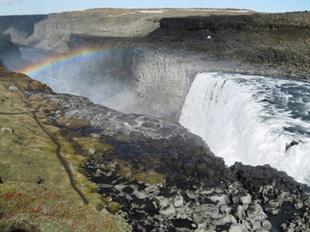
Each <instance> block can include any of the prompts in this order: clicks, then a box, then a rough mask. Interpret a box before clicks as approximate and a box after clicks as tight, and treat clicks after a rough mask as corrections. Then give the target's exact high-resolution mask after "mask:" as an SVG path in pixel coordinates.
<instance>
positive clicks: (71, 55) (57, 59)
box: [18, 47, 121, 74]
mask: <svg viewBox="0 0 310 232" xmlns="http://www.w3.org/2000/svg"><path fill="white" fill-rule="evenodd" d="M120 48H121V47H108V48H106V47H99V48H98V47H91V48H90V47H81V48H78V49H74V50H71V51H69V52H66V53H60V54H56V55H53V56H50V57H47V58H45V59H43V60H41V61H39V62H35V63H32V64H30V65H27V66H24V67H22V68H20V69H19V70H18V72H20V73H25V74H31V73H34V72H39V71H41V70H43V69H46V68H50V67H52V66H54V65H59V64H62V63H65V62H68V61H70V60H73V59H75V58H79V57H87V56H89V55H93V54H96V53H102V52H108V51H111V50H115V49H120Z"/></svg>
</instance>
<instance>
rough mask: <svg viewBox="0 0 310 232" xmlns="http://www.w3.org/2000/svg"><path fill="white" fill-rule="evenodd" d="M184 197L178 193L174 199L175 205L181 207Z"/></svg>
mask: <svg viewBox="0 0 310 232" xmlns="http://www.w3.org/2000/svg"><path fill="white" fill-rule="evenodd" d="M183 202H184V201H183V197H182V196H181V195H177V196H176V197H175V198H174V201H173V205H174V206H175V207H176V208H178V207H181V206H182V205H183Z"/></svg>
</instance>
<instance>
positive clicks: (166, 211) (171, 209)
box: [159, 204, 176, 218]
mask: <svg viewBox="0 0 310 232" xmlns="http://www.w3.org/2000/svg"><path fill="white" fill-rule="evenodd" d="M159 213H160V214H162V215H163V216H165V217H167V218H171V217H173V216H175V214H176V211H175V208H174V206H173V205H172V204H169V206H168V207H166V208H165V209H161V210H160V211H159Z"/></svg>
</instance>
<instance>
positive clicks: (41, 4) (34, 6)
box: [0, 0, 310, 15]
mask: <svg viewBox="0 0 310 232" xmlns="http://www.w3.org/2000/svg"><path fill="white" fill-rule="evenodd" d="M100 7H101V8H104V7H118V8H159V7H180V8H183V7H185V8H186V7H208V8H246V9H252V10H256V11H262V12H285V11H304V10H310V0H0V15H20V14H46V13H52V12H61V11H73V10H83V9H89V8H100Z"/></svg>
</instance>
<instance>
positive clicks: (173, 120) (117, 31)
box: [0, 9, 310, 232]
mask: <svg viewBox="0 0 310 232" xmlns="http://www.w3.org/2000/svg"><path fill="white" fill-rule="evenodd" d="M309 28H310V14H309V13H308V12H295V13H283V14H264V13H256V12H252V11H247V10H231V9H227V10H220V9H191V10H185V9H157V10H154V9H143V10H142V9H132V10H125V9H93V10H86V11H81V12H64V13H59V14H51V15H36V16H3V17H0V32H1V33H2V35H1V37H0V51H1V54H0V59H1V60H2V63H3V64H2V65H3V66H4V67H2V68H1V89H2V91H1V99H3V101H2V103H1V104H2V105H1V111H2V113H0V116H1V121H0V122H1V125H0V127H1V131H2V132H1V133H3V134H5V136H6V140H5V141H4V142H3V143H2V145H3V149H2V151H1V153H0V154H1V161H0V167H1V171H0V177H1V179H0V180H1V182H3V183H2V184H0V186H1V185H2V187H3V186H4V189H5V191H4V192H2V191H3V190H1V191H0V202H1V204H4V207H3V210H4V214H5V213H7V212H11V213H7V215H9V216H8V217H6V216H4V217H1V216H0V228H1V229H2V230H3V231H8V232H9V231H14V230H13V229H15V228H17V229H20V230H23V231H26V232H28V231H33V229H32V228H37V231H45V230H44V229H43V228H44V226H46V225H45V223H46V224H48V223H50V221H49V220H48V219H47V218H45V217H44V216H43V218H42V220H41V221H36V220H31V218H32V217H33V211H32V212H31V210H28V209H27V210H28V211H27V219H26V220H25V222H20V221H18V220H17V218H18V217H19V215H21V213H23V212H19V211H18V210H17V211H15V209H14V207H13V208H10V207H11V205H9V204H6V203H5V200H4V199H6V198H7V194H8V192H9V193H11V194H18V193H20V192H22V194H29V192H26V193H25V190H23V189H19V188H20V185H21V184H22V185H26V186H27V189H29V188H35V189H37V188H41V187H42V186H43V187H46V189H47V190H46V189H45V190H44V191H51V192H53V191H55V189H56V190H58V193H59V194H60V195H61V197H65V198H69V200H72V201H74V202H75V203H77V204H78V202H79V203H82V204H86V205H88V206H85V207H89V208H91V209H94V208H96V210H94V211H92V212H90V211H89V212H88V211H87V212H86V210H85V211H83V213H84V214H87V213H88V214H90V215H96V216H97V213H98V211H100V212H101V215H100V216H101V217H103V219H102V220H104V221H105V222H106V221H107V220H110V221H112V222H113V223H112V224H113V225H112V224H111V223H110V224H109V223H108V224H109V225H108V227H100V223H98V220H95V221H94V224H96V223H97V224H96V226H95V230H94V231H100V228H108V229H107V230H108V231H127V230H133V231H197V232H198V231H307V230H309V229H310V222H309V218H308V214H309V211H310V208H309V206H310V203H309V201H310V198H309V187H308V185H307V184H309V182H308V180H309V175H310V173H308V171H309V170H307V164H308V160H307V158H306V156H304V154H305V153H298V152H300V150H298V149H303V147H305V146H308V140H307V135H309V133H310V132H309V131H308V129H307V128H308V126H309V121H310V120H309V117H308V116H309V112H310V111H309V103H310V99H309V95H308V93H309V88H310V87H309V80H310V79H309V73H310V60H309V59H310V46H309V44H310V32H309ZM8 70H11V71H8ZM22 73H24V74H26V75H28V76H29V77H30V78H29V77H27V76H26V75H24V74H22ZM238 75H241V76H238ZM221 76H225V78H226V79H225V80H221V79H220V77H221ZM236 76H237V77H238V78H239V79H238V78H236V79H235V77H236ZM31 78H33V79H35V80H33V79H31ZM213 78H214V79H213ZM253 78H254V80H256V81H257V80H259V81H257V82H255V81H252V82H255V84H252V82H251V80H253ZM255 78H256V79H255ZM200 79H201V80H200ZM212 80H213V81H214V82H210V81H212ZM241 80H242V81H241ZM269 80H270V81H269ZM198 81H199V82H198ZM221 81H222V82H221ZM243 81H244V82H245V83H249V84H248V85H243V84H242V83H243ZM286 82H289V83H296V86H297V87H296V86H294V85H292V86H289V87H287V86H286V85H285V83H286ZM273 83H275V84H273ZM280 83H283V84H280ZM278 85H279V86H278ZM199 86H201V87H203V88H204V89H202V90H201V91H198V90H199ZM220 86H221V87H220ZM226 86H229V87H230V88H229V89H226V88H228V87H226ZM270 86H271V87H270ZM298 86H304V89H302V90H300V88H299V87H298ZM262 87H264V88H262ZM286 87H287V89H285V88H286ZM308 87H309V88H308ZM50 88H52V89H53V90H52V89H50ZM208 88H209V89H210V90H209V91H207V90H208ZM270 88H271V90H270ZM277 88H279V89H280V90H281V91H282V90H283V89H284V90H283V91H282V92H283V94H287V95H285V96H284V97H282V95H281V94H280V93H279V95H276V94H274V93H273V92H272V91H273V90H276V89H277ZM269 90H270V91H271V92H272V94H271V95H270V96H271V97H270V96H269V95H268V94H269V92H268V91H269ZM293 90H294V93H293V92H292V91H293ZM205 91H206V92H205ZM242 91H245V92H246V93H247V94H248V95H245V94H243V92H242ZM255 91H256V92H255ZM281 91H280V92H281ZM298 91H303V92H301V93H302V94H300V92H298ZM200 92H201V95H197V94H199V93H200ZM191 94H192V95H191ZM229 94H231V95H229ZM255 94H256V95H255ZM298 94H299V95H298ZM226 95H227V96H228V97H226ZM256 96H258V98H257V99H258V100H257V99H256ZM260 96H265V97H262V99H260V98H259V97H260ZM195 97H197V99H196V100H195ZM225 97H226V98H225ZM234 97H235V98H236V100H234ZM251 97H253V99H252V98H251ZM281 97H282V98H281ZM285 97H287V98H288V99H289V100H288V101H287V102H285V104H286V108H285V107H284V108H281V107H280V106H282V105H281V104H280V103H281V102H283V101H285V100H283V99H285ZM244 99H245V100H244ZM300 99H301V100H300ZM241 100H242V103H243V104H242V105H241V107H240V110H239V111H236V110H235V109H236V107H237V106H238V103H239V102H241ZM225 102H228V103H229V104H231V105H230V106H231V111H229V115H228V113H227V111H225V110H223V109H229V106H226V108H220V105H216V104H222V103H223V104H224V105H225V104H226V103H225ZM261 102H263V103H264V104H262V103H261ZM278 102H280V103H278ZM297 103H298V104H299V105H298V104H297ZM277 104H278V105H280V106H279V107H280V108H279V111H281V110H283V111H284V113H286V112H289V111H292V112H293V113H292V115H291V114H288V115H286V116H287V118H284V117H282V114H280V113H278V109H276V110H274V111H272V113H271V114H270V115H268V118H267V119H268V120H271V123H270V124H272V123H273V122H279V121H276V120H278V119H277V118H276V117H274V118H273V115H276V116H278V117H280V116H281V119H282V118H284V119H283V120H286V121H285V123H287V122H291V121H290V120H291V118H293V119H296V120H295V121H294V120H293V119H292V122H293V123H291V124H289V125H290V126H291V128H294V129H295V130H294V131H290V133H293V135H292V138H291V137H285V139H284V140H283V141H282V140H281V141H280V140H279V144H280V145H279V147H280V148H279V149H280V150H281V152H279V153H277V151H276V150H275V149H273V147H272V142H273V141H275V140H272V141H269V140H267V139H268V138H269V137H266V136H265V135H266V134H264V133H265V130H264V129H262V130H259V129H260V127H259V126H262V127H263V128H264V126H266V125H267V127H266V128H267V129H266V130H267V131H268V133H269V129H270V127H268V126H269V125H268V124H265V122H266V121H268V120H267V119H266V118H264V117H267V116H266V115H265V112H267V111H266V110H270V109H271V108H272V107H274V106H276V107H278V105H277ZM197 105H198V108H197ZM205 105H208V106H209V107H206V108H202V109H200V108H199V107H200V106H205ZM212 105H213V106H212ZM216 107H219V108H216ZM257 107H258V108H257ZM260 107H261V108H260ZM296 107H301V108H302V109H303V111H301V110H300V109H301V108H298V109H296ZM238 109H239V108H238ZM242 109H244V110H242ZM257 109H258V110H257ZM247 110H248V111H247ZM294 110H295V111H294ZM253 112H254V113H253ZM268 112H269V111H268ZM275 112H276V113H275ZM294 112H296V115H294ZM301 112H304V115H302V116H300V115H297V114H298V113H300V114H301ZM209 113H210V114H211V116H210V114H209ZM251 113H252V114H251ZM23 114H25V115H23ZM225 114H227V116H228V117H226V118H225ZM234 114H236V115H234ZM12 115H15V116H14V117H16V119H15V118H14V119H13V120H12V121H8V120H9V119H8V118H9V117H11V116H12ZM26 115H30V116H31V120H32V121H31V122H30V121H29V120H30V119H27V120H26V119H22V120H23V121H25V122H26V126H27V125H28V126H29V127H31V130H32V131H34V133H37V134H38V133H43V134H45V136H43V137H44V141H43V140H38V138H36V137H34V136H33V135H31V134H29V133H30V132H29V130H28V132H27V133H26V132H25V131H23V130H22V131H19V130H17V129H16V128H15V126H14V123H16V122H15V121H14V120H21V119H18V117H26V118H27V117H29V116H26ZM208 115H209V116H208ZM279 115H280V116H279ZM232 117H234V118H233V119H234V120H235V121H232V120H231V118H232ZM239 118H243V119H244V120H239V121H236V120H237V119H239ZM248 118H249V119H248ZM251 118H252V119H253V118H254V119H253V120H252V121H251ZM245 119H248V120H245ZM195 120H197V121H195ZM220 120H223V121H220ZM225 120H226V121H225ZM255 120H257V121H258V123H257V124H255V123H256V121H255ZM273 120H274V121H273ZM298 120H300V121H298ZM223 122H224V123H223ZM235 122H237V123H235ZM230 123H235V124H233V125H234V129H235V128H236V126H235V125H237V126H240V127H237V129H236V130H238V133H237V134H233V133H232V134H233V137H229V136H228V135H229V133H228V131H225V130H224V131H222V132H221V130H220V128H221V126H223V127H224V125H225V126H227V125H231V124H230ZM285 123H282V121H281V123H280V124H277V125H280V127H281V129H282V128H284V127H285V126H286V124H285ZM239 124H240V125H239ZM284 124H285V126H283V125H284ZM300 125H302V126H300ZM185 127H186V128H187V129H186V128H185ZM246 127H247V128H246ZM251 127H252V128H251ZM227 128H229V127H227ZM244 128H245V129H244ZM296 128H297V129H296ZM2 129H3V130H2ZM26 130H27V129H26ZM31 130H30V131H31ZM208 130H209V132H206V131H208ZM257 130H259V132H261V133H262V136H261V134H258V135H259V136H258V137H255V136H256V134H255V132H256V131H257ZM189 131H190V132H189ZM248 131H249V133H250V134H254V135H255V136H254V135H253V138H252V137H251V138H250V139H248V140H246V139H245V138H246V137H248V135H249V134H245V137H240V138H241V139H240V141H241V142H240V143H237V142H236V143H234V144H233V145H234V146H235V147H233V146H232V147H231V148H230V149H228V150H227V151H226V152H223V148H224V147H229V145H230V144H232V142H233V139H236V138H238V139H239V137H238V136H240V135H243V133H244V132H248ZM270 131H271V132H270V133H271V138H273V137H272V136H277V134H274V132H273V131H272V130H270ZM285 131H288V130H285ZM296 131H298V133H299V132H300V131H302V132H300V138H299V137H298V139H295V137H297V136H296V133H297V132H296ZM191 132H192V133H194V134H192V133H191ZM221 133H222V134H221ZM281 133H282V134H283V132H281ZM195 134H197V135H195ZM226 135H227V138H225V136H226ZM268 135H269V134H268ZM199 136H201V137H199ZM264 136H265V137H264ZM290 136H291V135H290ZM294 136H295V137H294ZM298 136H299V134H298ZM15 137H16V138H19V141H17V142H16V138H15ZM32 137H33V138H36V139H34V143H35V141H38V143H39V144H41V143H43V145H42V149H43V151H44V153H46V154H47V156H48V157H50V158H49V159H50V160H46V161H44V160H40V161H39V160H38V161H35V162H37V164H36V165H34V166H36V167H37V166H42V168H43V167H45V166H47V165H48V163H47V161H49V162H52V163H53V166H52V167H50V170H49V173H50V174H49V175H50V176H49V175H47V174H46V173H44V172H42V170H41V167H37V168H36V172H37V174H34V176H32V175H30V176H28V174H27V175H25V176H24V178H22V175H21V176H20V173H19V171H18V169H15V167H14V166H15V165H17V164H18V165H20V170H23V172H25V173H28V172H30V168H31V167H28V166H27V165H26V166H25V165H24V164H23V163H22V162H20V161H17V160H18V158H17V157H18V156H17V155H16V159H17V160H14V159H15V158H14V157H15V156H13V158H12V159H11V160H9V161H8V159H7V157H6V156H7V150H6V149H8V147H13V149H11V150H10V153H12V154H14V150H16V154H19V153H20V149H22V147H23V149H26V150H27V148H26V147H24V146H26V141H30V140H32ZM45 137H46V138H45ZM262 138H263V139H262ZM294 139H295V140H294ZM221 140H223V141H221ZM236 140H237V139H236ZM12 141H15V142H12ZM218 141H221V142H223V143H217V142H218ZM209 142H210V143H209ZM225 142H226V145H225ZM229 142H231V143H229ZM50 143H52V144H53V147H54V148H53V149H54V150H55V151H56V152H55V154H54V155H53V154H52V153H53V152H51V151H53V149H51V148H50V147H51V146H52V145H50ZM44 144H45V145H44ZM227 144H228V145H227ZM253 144H254V145H253ZM266 144H267V146H266ZM255 146H258V147H263V148H264V147H267V148H266V149H261V151H260V153H256V152H257V148H256V147H255ZM302 146H303V147H302ZM29 147H31V146H29ZM244 147H249V149H248V150H245V149H243V148H244ZM306 148H307V147H306ZM29 149H30V148H29ZM31 149H33V151H34V152H33V154H37V150H36V149H35V147H31ZM251 149H252V150H251ZM296 149H297V150H296ZM295 150H296V153H292V154H289V155H290V156H289V157H288V158H287V160H288V161H286V163H285V164H283V165H282V164H281V165H278V164H277V163H275V162H273V159H272V158H270V159H269V158H266V159H264V157H268V156H269V157H273V156H274V157H276V158H277V159H279V160H278V162H281V158H279V157H281V155H283V156H286V155H287V154H286V152H287V151H289V152H291V151H292V152H293V151H294V152H295ZM31 151H32V150H31ZM26 153H27V152H26ZM257 154H259V155H260V157H262V158H261V160H260V161H262V162H259V163H258V162H257V159H255V158H256V156H257ZM55 156H56V157H55ZM249 156H250V157H249ZM295 156H296V159H299V162H301V163H302V162H304V166H300V164H299V163H298V162H296V163H297V164H296V166H293V162H291V160H294V157H295ZM53 157H54V158H53ZM236 157H237V158H236ZM242 157H243V158H242ZM297 157H298V158H297ZM55 158H57V159H58V161H59V163H58V165H57V164H56V163H57V159H55ZM223 158H224V159H223ZM24 159H25V160H28V162H31V160H32V159H33V160H36V159H38V158H37V155H31V156H29V155H28V156H27V155H26V156H25V157H24ZM277 159H276V160H277ZM285 159H286V158H285ZM14 162H16V164H15V163H14ZM241 162H242V163H243V164H242V163H241ZM8 163H9V164H10V165H7V164H8ZM287 163H288V164H287ZM290 163H291V164H292V165H291V166H290V165H289V164H290ZM228 165H229V166H228ZM250 165H253V166H250ZM30 166H31V165H30ZM301 167H303V169H302V170H300V172H299V171H298V168H300V169H301ZM24 169H25V170H24ZM47 169H49V168H47ZM61 169H63V170H62V172H63V173H62V176H64V177H63V178H65V177H66V178H67V179H68V180H67V181H62V182H61V184H59V185H58V184H56V183H55V182H54V181H53V180H52V178H51V176H55V178H56V176H57V175H56V174H55V173H57V172H59V170H61ZM277 169H279V170H277ZM14 172H16V174H15V175H14V174H13V173H14ZM285 172H287V173H288V174H289V175H293V177H294V179H297V180H298V181H299V182H302V183H299V182H297V181H296V180H294V179H293V178H292V177H291V176H289V175H287V174H286V173H285ZM300 173H302V174H300ZM16 176H17V177H16ZM42 180H44V183H42ZM36 185H39V186H38V187H36ZM33 186H35V187H33ZM40 191H41V190H40ZM16 192H17V193H16ZM48 200H50V199H48ZM52 200H53V199H51V201H52ZM15 201H17V200H16V199H15ZM13 202H14V200H13ZM0 209H1V208H0ZM72 210H73V211H74V209H72ZM95 211H96V212H95ZM34 215H35V214H34ZM57 215H58V214H57ZM57 215H56V218H55V219H54V220H59V218H57ZM100 216H98V217H100ZM74 220H80V219H78V218H75V219H74ZM99 222H100V220H99ZM63 223H64V225H66V226H68V228H67V227H66V228H67V230H68V231H88V229H87V226H88V225H86V224H85V223H86V222H84V221H81V223H80V227H78V228H75V230H72V228H71V227H70V226H72V225H70V217H68V222H63ZM104 225H106V223H105V224H104ZM101 226H102V224H101ZM29 228H30V229H29ZM56 228H57V227H54V230H55V229H56ZM70 228H71V230H70ZM96 229H97V230H96ZM46 231H48V230H46ZM51 231H53V229H52V230H51Z"/></svg>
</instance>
